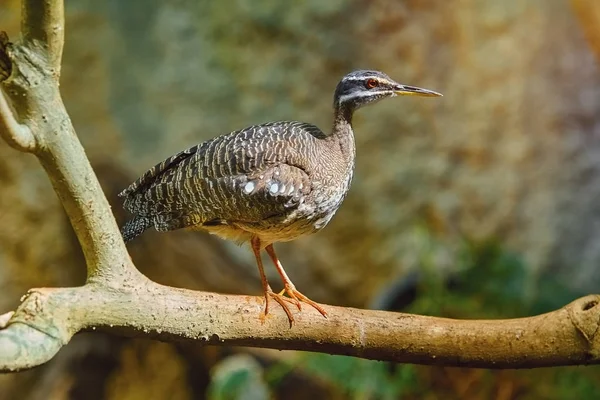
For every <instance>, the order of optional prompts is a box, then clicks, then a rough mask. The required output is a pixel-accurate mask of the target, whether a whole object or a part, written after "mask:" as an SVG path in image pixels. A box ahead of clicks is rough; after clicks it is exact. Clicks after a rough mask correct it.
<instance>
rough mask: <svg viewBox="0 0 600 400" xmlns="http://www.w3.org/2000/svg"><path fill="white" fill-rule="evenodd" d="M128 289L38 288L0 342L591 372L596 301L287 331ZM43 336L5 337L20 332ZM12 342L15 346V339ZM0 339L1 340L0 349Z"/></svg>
mask: <svg viewBox="0 0 600 400" xmlns="http://www.w3.org/2000/svg"><path fill="white" fill-rule="evenodd" d="M128 286H129V287H130V289H128V290H126V291H125V290H121V291H116V290H112V289H111V290H107V289H105V288H102V287H94V286H93V285H91V286H90V285H88V286H86V287H81V288H68V289H38V290H34V291H33V293H32V294H31V295H30V296H29V298H28V299H27V300H26V301H25V302H24V303H23V305H22V306H21V307H20V308H19V310H18V311H17V314H16V315H15V316H13V318H12V319H11V324H10V325H9V327H8V328H7V329H5V330H3V331H0V343H5V344H2V346H6V345H7V344H6V343H8V342H6V341H7V340H9V341H11V342H10V343H11V346H12V348H16V349H20V350H19V351H16V350H15V351H14V352H13V353H14V354H19V355H20V354H22V353H25V352H27V351H31V349H37V350H36V351H37V352H42V353H44V354H45V355H46V356H45V357H42V356H41V355H40V354H36V360H44V361H45V360H48V359H50V358H51V357H52V356H53V355H54V353H55V350H56V349H55V348H54V347H53V345H54V344H55V343H57V342H59V343H63V342H64V343H66V342H68V340H69V339H70V337H71V336H72V335H73V334H74V333H75V332H77V331H79V330H81V329H90V328H95V327H98V328H102V329H106V330H108V331H111V332H116V333H119V334H124V335H129V336H131V335H141V334H144V335H149V336H151V337H154V338H157V339H162V340H194V341H199V342H203V343H206V344H215V345H243V346H252V347H268V348H274V349H286V350H309V351H316V352H323V353H330V354H344V355H351V356H356V357H361V358H368V359H375V360H387V361H395V362H402V363H417V364H429V365H449V366H467V367H485V368H532V367H543V366H557V365H574V364H600V296H587V297H584V298H581V299H579V300H576V301H574V302H573V303H571V304H569V305H567V306H566V307H564V308H561V309H559V310H557V311H554V312H551V313H548V314H543V315H539V316H535V317H529V318H519V319H511V320H495V321H494V320H486V321H483V320H479V321H478V320H471V321H469V320H451V319H445V318H435V317H427V316H419V315H410V314H398V313H391V312H384V311H370V310H358V309H352V308H342V307H333V306H327V312H328V313H329V318H328V319H324V318H323V317H322V316H321V315H320V314H319V313H317V312H316V311H315V310H312V309H310V307H308V308H307V309H303V311H302V312H299V313H297V315H296V316H295V318H296V320H297V322H296V323H295V325H294V327H293V328H291V329H290V328H289V326H288V321H287V318H286V316H285V314H284V313H283V311H282V310H281V309H280V308H277V307H274V309H273V315H269V316H268V317H267V318H265V319H264V320H263V321H261V319H259V315H260V312H261V310H262V308H263V299H262V298H259V297H253V296H227V295H219V294H214V293H203V292H195V291H190V290H183V289H174V288H169V287H165V286H160V285H158V284H155V283H153V282H150V281H147V280H144V281H143V282H142V281H140V282H136V283H133V282H132V284H131V285H128ZM24 325H27V326H30V327H31V328H30V329H33V330H35V331H44V332H49V335H48V336H47V337H39V336H29V335H28V336H17V335H14V334H10V335H9V336H8V339H7V336H6V335H7V334H9V333H10V332H12V330H13V329H19V331H20V332H22V331H23V326H24ZM16 339H18V341H16V342H15V340H16ZM3 341H4V342H3ZM29 366H31V361H30V360H29V359H28V358H19V359H15V358H14V357H11V355H10V354H9V355H8V357H7V355H6V354H4V353H3V352H0V371H2V370H5V371H6V370H14V369H21V368H27V367H29Z"/></svg>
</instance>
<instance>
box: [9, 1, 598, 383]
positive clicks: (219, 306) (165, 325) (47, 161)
mask: <svg viewBox="0 0 600 400" xmlns="http://www.w3.org/2000/svg"><path fill="white" fill-rule="evenodd" d="M63 12H64V10H63V2H62V1H60V0H23V17H22V29H23V40H22V41H21V42H20V43H16V44H14V45H8V40H0V42H1V43H3V45H2V46H0V81H1V83H2V89H3V91H4V92H5V93H6V95H7V97H8V99H9V100H10V102H11V104H12V109H11V107H10V106H9V104H8V103H7V102H6V101H5V100H6V99H5V98H4V97H3V96H0V97H1V99H2V100H0V129H1V130H2V137H3V138H4V139H5V140H6V141H7V142H8V143H10V144H11V145H13V147H16V148H17V149H19V150H22V151H31V152H33V153H34V154H35V155H36V156H37V157H38V159H39V160H40V162H41V164H42V166H43V167H44V168H45V170H46V172H47V173H48V176H49V178H50V180H51V182H52V184H53V186H54V189H55V191H56V193H57V195H58V196H59V198H60V200H61V201H62V203H63V205H64V208H65V210H66V212H67V215H68V216H69V219H70V221H71V224H72V225H73V227H74V229H75V232H76V234H77V237H78V239H79V242H80V243H81V246H82V248H83V252H84V255H85V258H86V263H87V275H88V280H87V282H86V284H85V285H84V286H82V287H77V288H60V289H33V290H31V291H30V293H29V294H28V296H26V298H25V299H24V300H23V301H22V303H21V305H20V306H19V308H18V309H17V310H16V312H15V313H14V314H10V313H7V314H3V315H1V316H0V372H1V371H16V370H21V369H26V368H31V367H33V366H36V365H40V364H42V363H44V362H46V361H48V360H50V359H51V358H52V357H53V356H54V355H55V354H56V353H57V352H58V351H59V349H60V348H61V347H62V346H63V345H65V344H66V343H68V342H69V340H70V339H71V338H72V337H73V335H75V334H76V333H77V332H80V331H82V330H89V329H95V328H100V329H105V330H108V331H110V332H114V333H116V334H122V335H144V336H150V337H154V338H157V339H161V340H193V341H197V342H202V343H206V344H216V345H244V346H255V347H270V348H275V349H295V350H309V351H319V352H326V353H332V354H346V355H353V356H357V357H363V358H372V359H378V360H389V361H397V362H411V363H422V364H438V365H460V366H473V367H489V368H509V367H510V368H530V367H538V366H550V365H572V364H598V363H600V333H599V332H600V296H597V295H596V296H588V297H584V298H582V299H579V300H576V301H574V302H573V303H571V304H569V305H567V306H566V307H564V308H562V309H560V310H557V311H554V312H552V313H548V314H544V315H540V316H537V317H530V318H522V319H513V320H498V321H458V320H450V319H443V318H433V317H425V316H418V315H408V314H397V313H389V312H382V311H367V310H357V309H350V308H341V307H332V306H329V307H327V311H328V312H329V318H328V319H323V317H322V316H321V315H320V314H317V313H316V311H315V310H312V309H310V308H309V307H305V309H304V310H303V312H302V313H298V315H297V316H296V321H297V322H296V324H295V325H294V327H293V328H292V329H290V328H289V327H288V319H287V317H286V315H285V313H284V312H283V311H282V310H281V309H278V308H276V307H274V308H273V311H272V314H269V316H268V317H267V318H263V319H262V320H261V319H259V318H258V316H259V315H260V312H261V310H262V308H263V304H262V302H263V299H262V298H258V297H251V296H226V295H218V294H214V293H202V292H194V291H190V290H183V289H176V288H169V287H165V286H161V285H159V284H156V283H154V282H151V281H149V280H148V279H147V278H145V277H144V276H143V275H141V274H140V273H139V272H138V270H137V269H136V268H135V267H134V265H133V264H132V262H131V259H130V257H129V255H128V254H127V251H126V248H125V245H124V243H123V241H122V240H121V236H120V233H119V229H118V227H117V224H116V222H115V220H114V217H113V215H112V213H111V210H110V207H109V205H108V201H107V200H106V197H105V196H104V194H103V193H102V191H101V188H100V185H99V183H98V180H97V179H96V176H95V175H94V172H93V171H92V168H91V166H90V164H89V161H88V160H87V158H86V156H85V153H84V150H83V148H82V147H81V144H80V143H79V140H78V139H77V136H76V135H75V131H74V129H73V126H72V124H71V121H70V119H69V116H68V114H67V112H66V110H65V108H64V105H63V103H62V99H61V98H60V92H59V89H58V79H59V75H60V59H61V53H62V48H63V32H64V16H63ZM3 38H4V39H6V38H5V37H3ZM0 39H2V38H0ZM13 110H14V111H15V112H13ZM17 121H19V122H17Z"/></svg>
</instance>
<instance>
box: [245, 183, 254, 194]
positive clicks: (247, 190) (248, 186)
mask: <svg viewBox="0 0 600 400" xmlns="http://www.w3.org/2000/svg"><path fill="white" fill-rule="evenodd" d="M255 187H256V185H255V184H254V182H253V181H250V182H248V183H246V185H245V186H244V192H245V193H247V194H250V193H252V191H253V190H254V188H255Z"/></svg>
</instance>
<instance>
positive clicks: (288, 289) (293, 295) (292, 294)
mask: <svg viewBox="0 0 600 400" xmlns="http://www.w3.org/2000/svg"><path fill="white" fill-rule="evenodd" d="M284 293H287V295H288V296H289V299H292V300H293V301H291V303H293V304H295V305H296V307H298V310H300V311H302V306H301V303H306V304H308V305H310V306H311V307H313V308H314V309H316V310H317V311H318V312H320V313H321V315H322V316H324V317H325V318H327V312H326V311H325V310H324V309H323V307H321V306H320V305H319V304H318V303H316V302H314V301H312V300H311V299H309V298H308V297H306V296H305V295H303V294H302V293H300V292H299V291H298V290H297V289H296V287H295V286H294V285H293V284H287V285H285V286H284V288H283V290H282V291H281V292H279V295H280V296H282V297H283V294H284ZM284 298H285V299H288V297H284Z"/></svg>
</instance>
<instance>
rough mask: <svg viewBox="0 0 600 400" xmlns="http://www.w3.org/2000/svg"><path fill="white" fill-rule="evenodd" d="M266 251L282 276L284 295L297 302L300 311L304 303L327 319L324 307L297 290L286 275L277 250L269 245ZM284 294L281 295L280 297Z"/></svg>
mask: <svg viewBox="0 0 600 400" xmlns="http://www.w3.org/2000/svg"><path fill="white" fill-rule="evenodd" d="M265 250H266V251H267V253H268V254H269V257H271V260H272V261H273V264H275V268H277V272H279V276H281V280H282V281H283V288H284V289H283V291H282V293H283V292H286V293H287V294H288V296H290V297H291V298H292V299H293V300H294V301H295V304H296V306H297V307H298V309H299V310H301V309H302V307H301V306H300V302H301V301H302V302H304V303H307V304H309V305H310V306H312V307H314V308H315V309H316V310H317V311H318V312H320V313H321V315H323V316H324V317H325V318H327V312H326V311H325V310H324V309H323V307H321V306H320V305H318V304H317V303H315V302H314V301H312V300H311V299H309V298H308V297H306V296H305V295H303V294H302V293H300V292H299V291H298V290H296V287H295V286H294V284H293V283H292V281H291V280H290V278H289V277H288V276H287V274H286V273H285V270H284V269H283V266H282V265H281V262H279V258H277V255H276V254H275V249H274V248H273V245H272V244H270V245H268V246H267V247H265ZM282 293H280V295H281V294H282Z"/></svg>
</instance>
